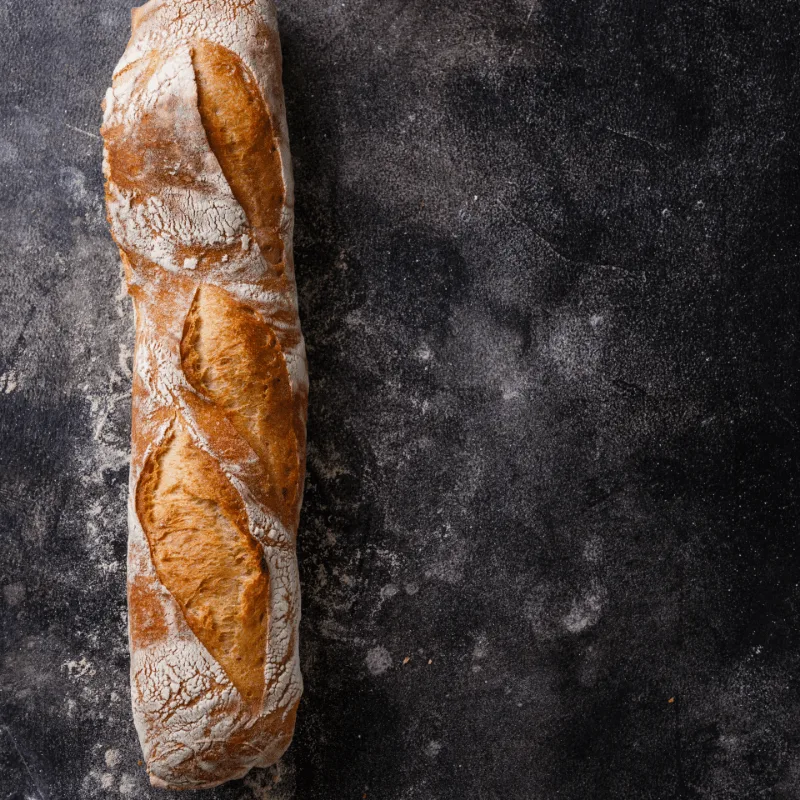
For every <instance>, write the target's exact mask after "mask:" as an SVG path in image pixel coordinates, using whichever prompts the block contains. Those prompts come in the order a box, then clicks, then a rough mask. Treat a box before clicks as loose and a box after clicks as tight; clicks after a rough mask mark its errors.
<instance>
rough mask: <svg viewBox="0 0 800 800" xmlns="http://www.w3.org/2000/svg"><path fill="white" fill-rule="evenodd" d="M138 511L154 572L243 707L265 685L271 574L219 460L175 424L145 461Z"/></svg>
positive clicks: (256, 700) (254, 702) (257, 696)
mask: <svg viewBox="0 0 800 800" xmlns="http://www.w3.org/2000/svg"><path fill="white" fill-rule="evenodd" d="M136 511H137V513H138V515H139V519H140V520H141V521H142V525H143V527H144V531H145V534H146V535H147V539H148V542H149V543H150V551H151V553H152V554H153V562H154V565H155V568H156V572H157V573H158V578H159V580H160V581H161V583H162V584H163V585H164V586H165V587H166V589H167V590H168V591H169V592H170V593H171V594H172V595H173V597H174V598H175V599H176V600H177V602H178V604H179V605H180V607H181V610H182V611H183V614H184V616H185V617H186V621H187V623H188V624H189V627H190V628H191V629H192V631H193V632H194V634H195V635H196V636H197V638H198V639H199V640H200V641H201V642H202V643H203V645H204V646H205V647H206V649H207V650H208V651H209V652H210V653H211V655H212V656H214V658H215V659H216V660H217V661H218V662H219V663H220V665H221V666H222V668H223V669H224V670H225V673H226V674H227V675H228V677H229V678H230V679H231V682H232V683H233V685H234V686H235V687H236V688H237V689H238V690H239V692H240V693H241V695H242V697H244V699H245V700H246V702H247V703H248V705H249V706H252V707H254V708H257V707H258V704H259V702H260V701H261V697H262V695H263V692H264V660H265V654H266V639H267V624H268V619H267V609H268V602H269V575H268V574H267V573H266V570H265V569H264V567H263V564H262V557H261V548H260V547H259V546H258V544H257V542H256V541H255V540H254V539H253V538H252V537H251V536H250V533H249V530H248V525H247V513H246V511H245V508H244V505H243V503H242V501H241V499H240V497H239V495H238V494H237V493H236V492H235V490H234V489H233V487H232V486H231V485H230V483H229V482H228V481H227V479H226V478H225V475H224V474H223V473H222V470H221V469H220V468H219V465H218V464H217V462H216V461H215V460H214V459H213V458H211V456H209V455H208V453H206V452H204V451H203V450H201V449H200V448H198V447H195V446H194V444H193V443H192V440H191V437H190V436H189V435H188V434H187V433H186V431H185V430H184V429H183V428H182V427H180V426H177V427H176V429H175V430H174V431H172V432H171V433H170V434H169V435H168V436H167V438H166V439H165V440H164V441H163V442H162V444H161V445H160V447H159V448H158V449H157V450H156V451H155V452H153V453H152V454H151V455H150V457H149V458H148V460H147V462H146V463H145V467H144V470H143V471H142V475H141V477H140V478H139V485H138V488H137V492H136Z"/></svg>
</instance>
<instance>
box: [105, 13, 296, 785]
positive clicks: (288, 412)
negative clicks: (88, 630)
mask: <svg viewBox="0 0 800 800" xmlns="http://www.w3.org/2000/svg"><path fill="white" fill-rule="evenodd" d="M132 22H133V25H132V27H133V33H132V36H131V39H130V42H129V44H128V46H127V49H126V51H125V54H124V55H123V57H122V60H121V61H120V62H119V64H118V65H117V68H116V70H115V72H114V77H113V83H112V87H111V88H110V89H109V90H108V92H107V94H106V97H105V100H104V103H103V108H104V120H103V126H102V129H101V132H102V134H103V139H104V143H105V149H104V159H103V170H104V175H105V178H106V201H107V208H108V219H109V223H110V227H111V232H112V235H113V238H114V240H115V242H116V244H117V245H118V247H119V250H120V255H121V259H122V263H123V268H124V273H125V278H126V281H127V286H128V291H129V293H130V295H131V297H132V299H133V305H134V314H135V320H136V344H135V352H134V368H133V420H132V444H131V471H130V492H129V503H128V519H129V538H128V609H129V614H128V621H129V623H128V628H129V640H130V650H131V673H130V678H131V697H132V705H133V718H134V723H135V726H136V730H137V732H138V735H139V740H140V742H141V746H142V750H143V752H144V756H145V759H146V763H147V769H148V772H149V775H150V780H151V783H152V784H153V785H154V786H159V787H163V788H175V789H199V788H207V787H212V786H216V785H218V784H220V783H222V782H224V781H227V780H231V779H233V778H238V777H241V776H242V775H244V774H245V773H247V771H248V770H250V769H251V768H252V767H265V766H269V765H271V764H273V763H274V762H275V761H276V760H277V759H278V758H280V756H281V755H282V754H283V752H284V751H285V750H286V748H287V747H288V746H289V743H290V741H291V738H292V735H293V731H294V724H295V715H296V712H297V705H298V702H299V700H300V695H301V693H302V678H301V674H300V668H299V658H298V624H299V620H300V592H299V578H298V571H297V560H296V554H295V539H296V534H297V526H298V517H299V513H300V505H301V502H302V489H303V478H304V474H305V429H306V406H307V398H308V375H307V369H306V356H305V346H304V342H303V336H302V334H301V331H300V324H299V318H298V310H297V291H296V287H295V280H294V265H293V259H292V231H293V222H294V216H293V202H294V201H293V184H292V175H291V165H290V156H289V146H288V136H287V131H286V115H285V109H284V101H283V89H282V85H281V54H280V42H279V39H278V32H277V19H276V12H275V8H274V6H273V4H272V2H271V0H249V1H248V0H151V1H150V2H149V3H147V4H146V5H144V6H142V7H141V8H138V9H134V10H133V12H132Z"/></svg>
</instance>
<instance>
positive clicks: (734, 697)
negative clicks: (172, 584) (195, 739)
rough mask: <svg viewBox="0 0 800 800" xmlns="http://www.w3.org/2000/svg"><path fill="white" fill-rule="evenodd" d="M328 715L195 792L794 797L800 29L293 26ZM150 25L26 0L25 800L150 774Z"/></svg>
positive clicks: (565, 12) (20, 222)
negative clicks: (146, 728) (144, 243)
mask: <svg viewBox="0 0 800 800" xmlns="http://www.w3.org/2000/svg"><path fill="white" fill-rule="evenodd" d="M280 20H281V25H282V38H283V46H284V56H285V86H286V95H287V102H288V112H289V126H290V131H291V138H292V150H293V154H294V164H295V173H296V179H297V229H296V230H297V234H296V261H297V273H298V279H299V291H300V298H301V313H302V320H303V325H304V329H305V334H306V339H307V342H308V351H309V360H310V372H311V380H312V393H311V415H310V424H309V462H308V463H309V474H308V480H307V484H306V501H305V506H304V511H303V518H302V524H301V534H300V550H299V557H300V564H301V573H302V581H303V593H304V594H303V596H304V617H303V626H302V635H303V644H302V662H303V668H304V673H305V679H306V693H305V696H304V700H303V703H302V706H301V713H300V718H299V727H298V731H297V736H296V739H295V742H294V744H293V746H292V748H291V750H290V751H289V753H288V754H287V756H286V758H285V759H284V760H283V762H282V763H281V765H280V767H279V768H278V769H274V770H272V771H269V772H261V773H254V774H253V775H251V777H250V778H248V779H247V780H245V781H243V782H239V783H236V784H231V785H229V786H227V787H225V788H221V789H218V790H215V791H213V792H206V793H199V794H196V795H192V796H196V797H197V798H198V800H200V798H202V800H211V799H212V798H215V799H216V800H223V799H224V800H233V799H234V798H235V799H236V800H251V798H255V799H256V800H258V799H259V798H260V799H261V800H263V798H274V800H290V799H295V798H296V799H297V800H349V799H350V798H352V800H360V799H361V798H364V797H366V798H368V800H412V798H413V799H416V798H419V799H420V800H462V799H464V798H470V799H472V798H474V799H475V800H484V798H485V799H486V800H493V799H494V798H497V799H498V800H499V799H501V798H502V800H539V799H541V800H550V799H551V798H566V799H568V800H586V798H626V799H627V798H632V799H634V800H646V799H647V798H652V799H654V800H655V799H658V800H662V799H664V800H666V798H703V799H705V798H713V799H714V800H717V799H718V798H719V799H727V798H731V799H733V798H742V799H743V800H744V799H745V798H747V799H748V800H750V798H786V799H788V798H798V797H800V683H799V682H798V677H799V676H800V563H798V553H797V533H798V531H797V528H798V482H797V481H798V442H799V441H800V434H799V433H798V415H797V413H796V407H797V401H796V393H797V375H798V346H797V330H798V300H799V299H800V298H799V297H798V257H799V256H800V239H799V238H798V225H799V224H800V127H799V125H800V103H799V102H798V100H800V98H799V97H798V92H800V83H799V81H800V77H799V76H800V72H799V70H800V52H799V51H798V35H800V7H799V6H798V5H797V4H796V3H795V2H788V1H786V0H771V2H756V0H748V1H747V2H735V1H734V0H725V1H723V0H709V1H708V2H699V1H698V0H694V2H692V1H691V0H672V1H670V0H665V2H659V3H656V2H651V1H649V0H648V1H647V2H645V0H620V1H619V2H617V1H616V0H615V1H613V2H612V1H611V0H580V2H575V1H574V0H484V1H483V2H476V0H459V2H455V0H438V2H435V1H434V0H372V2H366V0H335V2H334V1H333V0H281V2H280ZM128 25H129V5H128V0H80V2H79V1H78V0H27V1H26V2H23V0H0V78H1V80H0V536H1V537H2V539H1V540H0V626H1V627H0V800H33V799H34V798H35V800H74V799H77V800H88V799H89V798H106V797H111V798H113V797H118V796H119V797H128V798H135V799H136V800H140V799H146V798H159V797H161V798H178V797H185V796H186V795H179V794H177V793H174V794H173V793H169V792H166V793H165V792H160V791H157V790H154V789H151V788H149V786H148V784H147V783H146V778H145V775H144V771H143V769H142V767H141V766H140V764H139V763H138V759H139V758H140V753H139V747H138V743H137V740H136V736H135V732H134V729H133V725H132V721H131V714H130V710H129V690H128V682H127V681H128V678H127V671H128V654H127V644H126V638H125V626H126V610H125V599H124V552H125V539H126V523H125V493H126V480H127V464H126V457H127V448H128V436H129V414H130V402H129V395H128V392H129V383H130V354H131V343H132V318H131V308H130V304H129V301H128V300H127V299H126V298H125V296H124V295H123V294H121V293H120V271H119V266H118V261H117V256H116V252H115V248H114V247H113V245H112V243H111V241H110V239H109V236H108V233H107V229H106V224H105V220H104V209H103V204H102V185H101V184H102V180H101V163H100V153H101V144H100V141H99V139H98V136H97V128H98V125H99V121H100V110H99V104H100V100H101V98H102V95H103V92H104V90H105V87H106V86H107V84H108V82H109V80H110V75H111V71H112V68H113V65H114V63H115V62H116V60H117V59H118V58H119V56H120V55H121V53H122V51H123V48H124V45H125V42H126V40H127V36H128Z"/></svg>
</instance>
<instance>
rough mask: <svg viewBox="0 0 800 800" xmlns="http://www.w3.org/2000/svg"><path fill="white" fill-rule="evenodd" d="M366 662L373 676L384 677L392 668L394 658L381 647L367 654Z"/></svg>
mask: <svg viewBox="0 0 800 800" xmlns="http://www.w3.org/2000/svg"><path fill="white" fill-rule="evenodd" d="M365 662H366V665H367V669H368V670H369V671H370V672H371V673H372V674H373V675H383V673H384V672H386V670H388V669H389V667H391V666H392V656H391V655H390V654H389V651H388V650H387V649H386V648H385V647H382V646H380V645H379V646H378V647H373V648H372V650H370V651H369V652H368V653H367V657H366V659H365Z"/></svg>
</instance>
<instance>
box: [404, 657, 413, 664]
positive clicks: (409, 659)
mask: <svg viewBox="0 0 800 800" xmlns="http://www.w3.org/2000/svg"><path fill="white" fill-rule="evenodd" d="M409 661H411V656H406V657H405V658H404V659H403V663H404V664H408V662H409Z"/></svg>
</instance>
